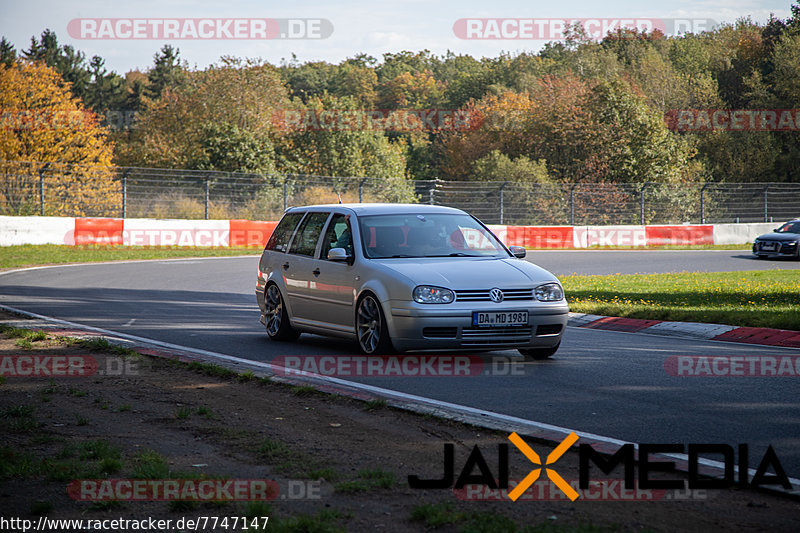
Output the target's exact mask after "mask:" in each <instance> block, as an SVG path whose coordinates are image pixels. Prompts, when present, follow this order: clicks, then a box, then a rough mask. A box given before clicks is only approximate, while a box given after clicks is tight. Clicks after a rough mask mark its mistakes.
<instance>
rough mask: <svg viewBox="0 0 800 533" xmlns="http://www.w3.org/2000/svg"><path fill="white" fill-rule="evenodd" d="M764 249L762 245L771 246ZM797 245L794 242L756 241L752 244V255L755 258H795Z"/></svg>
mask: <svg viewBox="0 0 800 533" xmlns="http://www.w3.org/2000/svg"><path fill="white" fill-rule="evenodd" d="M773 243H774V245H775V246H770V249H766V250H765V249H764V245H768V246H769V245H772V244H773ZM798 246H800V245H798V243H797V242H796V241H789V242H783V241H758V242H755V243H753V255H755V256H757V257H797V256H798V254H797V248H798Z"/></svg>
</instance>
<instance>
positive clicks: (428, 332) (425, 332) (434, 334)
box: [422, 327, 458, 339]
mask: <svg viewBox="0 0 800 533" xmlns="http://www.w3.org/2000/svg"><path fill="white" fill-rule="evenodd" d="M457 335H458V328H443V327H439V328H422V336H423V337H427V338H429V339H455V338H456V336H457Z"/></svg>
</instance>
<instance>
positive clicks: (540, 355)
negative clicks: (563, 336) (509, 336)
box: [519, 341, 561, 361]
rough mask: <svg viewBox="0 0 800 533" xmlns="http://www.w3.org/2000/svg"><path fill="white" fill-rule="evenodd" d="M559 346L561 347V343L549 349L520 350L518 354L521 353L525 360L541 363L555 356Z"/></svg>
mask: <svg viewBox="0 0 800 533" xmlns="http://www.w3.org/2000/svg"><path fill="white" fill-rule="evenodd" d="M559 346H561V341H558V344H556V345H555V346H553V347H551V348H520V349H519V353H521V354H522V356H523V357H524V358H525V359H533V360H536V361H541V360H543V359H547V358H549V357H551V356H552V355H553V354H555V353H556V352H557V351H558V348H559Z"/></svg>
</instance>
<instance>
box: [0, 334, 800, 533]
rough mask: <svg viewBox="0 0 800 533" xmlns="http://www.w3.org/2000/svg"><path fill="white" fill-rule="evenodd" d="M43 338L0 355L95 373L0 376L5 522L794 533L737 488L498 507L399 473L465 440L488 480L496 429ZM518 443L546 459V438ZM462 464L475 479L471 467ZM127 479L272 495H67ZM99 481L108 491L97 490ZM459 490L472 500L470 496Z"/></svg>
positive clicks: (788, 509)
mask: <svg viewBox="0 0 800 533" xmlns="http://www.w3.org/2000/svg"><path fill="white" fill-rule="evenodd" d="M12 333H13V332H12ZM42 336H43V335H39V338H38V339H37V338H35V337H29V338H24V337H19V338H11V337H9V336H5V337H4V338H0V358H2V359H0V360H3V361H11V360H13V357H15V356H21V355H22V356H32V355H36V356H58V357H62V358H64V359H63V361H67V363H64V364H66V365H67V366H65V367H62V369H63V368H69V364H68V363H69V361H70V359H69V358H76V357H78V358H79V357H87V359H84V361H94V362H95V363H96V367H92V368H94V369H95V371H94V372H93V373H92V375H87V376H80V375H74V376H71V377H66V376H57V377H51V376H47V375H45V376H40V377H31V376H28V377H11V376H6V377H5V378H3V380H2V383H0V432H2V433H1V434H2V435H3V438H2V443H1V444H0V454H1V456H0V514H1V515H2V517H5V518H11V517H19V518H24V519H29V520H34V521H36V520H38V518H39V516H42V515H44V516H46V517H47V518H49V519H58V518H76V519H83V520H109V519H116V518H124V519H134V518H135V519H146V518H153V519H158V518H160V519H164V520H172V521H173V522H172V523H173V524H175V523H176V522H177V520H179V519H181V518H197V517H207V518H206V519H205V520H206V526H207V527H206V529H208V530H212V529H216V530H218V531H224V530H226V529H225V528H223V527H222V525H221V522H218V524H217V527H216V528H212V525H213V522H211V521H210V520H213V519H214V518H216V519H217V520H218V521H219V520H222V519H223V518H224V517H228V520H229V522H228V527H227V530H230V529H231V526H232V525H233V517H249V520H252V518H254V517H258V516H269V524H268V525H267V530H275V531H280V530H288V531H337V530H343V531H398V532H401V531H402V532H405V531H430V530H432V529H436V530H437V531H498V530H499V531H523V530H525V528H528V527H532V526H539V525H542V527H544V528H545V529H546V530H555V531H571V530H578V531H596V530H599V529H600V528H603V529H605V528H608V529H612V530H625V531H627V530H649V531H675V530H681V531H698V532H700V531H703V532H705V531H730V530H737V531H796V529H797V516H800V503H798V502H797V501H794V500H790V499H788V498H784V497H779V496H773V495H770V494H766V493H761V492H755V491H750V490H708V491H705V492H698V493H691V494H681V493H659V492H657V491H653V492H651V493H649V494H648V493H642V494H640V497H641V498H642V501H590V499H589V497H588V496H584V497H582V498H579V499H578V500H576V501H574V502H573V501H569V500H568V499H566V498H565V497H564V495H563V493H561V492H560V491H559V490H558V489H557V487H555V486H554V485H552V484H548V483H546V482H545V480H546V474H545V473H542V476H541V478H540V480H539V481H537V482H536V484H535V485H534V487H533V488H532V489H530V491H529V492H528V493H526V494H527V496H530V495H537V494H538V495H539V496H544V497H545V498H547V496H549V495H552V497H553V498H554V499H545V501H534V500H532V499H531V498H530V497H526V496H523V498H521V499H520V500H519V501H517V502H511V501H510V500H508V499H507V498H506V497H505V496H504V495H503V494H500V493H498V492H492V491H486V490H477V489H476V490H475V491H473V492H470V493H465V492H461V493H454V492H453V491H452V490H420V489H412V488H410V487H409V483H408V481H407V476H408V475H409V474H416V475H419V477H421V478H438V477H441V476H442V471H443V467H442V461H443V453H444V452H443V450H444V444H445V443H453V444H454V455H455V465H456V466H455V469H456V471H455V475H456V477H458V475H459V473H460V471H461V467H462V466H463V465H464V464H465V462H466V461H467V457H468V456H469V455H470V452H471V450H473V447H474V446H475V445H477V446H479V448H480V450H481V452H482V453H483V455H484V456H485V458H486V463H487V466H488V467H489V469H490V470H491V471H492V472H493V473H494V474H495V475H496V473H497V471H498V470H497V464H498V463H497V461H498V457H497V456H498V451H497V450H498V444H501V443H508V440H507V437H508V435H507V434H501V433H497V432H493V431H488V430H483V429H480V428H476V427H471V426H467V425H464V424H458V423H455V422H449V421H443V420H441V419H438V418H434V417H426V416H420V415H416V414H413V413H408V412H404V411H400V410H396V409H393V408H388V407H386V406H385V405H384V404H382V403H381V402H379V401H378V402H376V401H373V402H363V401H359V400H354V399H350V398H345V397H342V396H337V395H330V394H322V393H319V392H316V391H314V390H312V389H310V388H308V387H290V386H287V385H282V384H278V383H274V382H271V381H268V380H260V379H257V378H254V377H252V376H251V375H247V374H245V375H240V376H235V375H232V374H230V373H227V372H224V371H222V370H220V371H219V372H216V371H215V369H214V368H213V367H196V368H194V369H192V368H188V367H187V365H185V364H183V363H177V362H173V361H169V360H164V359H159V358H154V357H149V356H143V355H130V354H122V353H109V352H108V351H90V350H88V349H87V348H86V347H84V346H81V345H76V344H74V343H73V344H71V345H70V344H65V343H64V341H63V339H59V338H55V337H53V336H52V335H48V336H47V337H46V338H41V337H42ZM88 358H90V359H88ZM51 361H52V360H51ZM72 361H73V363H74V361H77V359H73V360H72ZM6 364H8V363H6ZM23 366H24V365H23ZM73 366H74V368H78V365H77V363H75V364H74V365H73ZM90 367H91V365H90ZM6 368H8V367H6ZM39 370H40V372H39V373H43V374H46V373H47V370H43V369H42V368H40V369H39ZM210 374H211V375H210ZM213 374H216V375H213ZM523 437H524V435H523ZM526 441H527V442H528V444H530V445H531V446H532V447H533V448H534V449H537V450H538V451H539V453H540V454H542V456H543V457H544V456H545V455H546V454H547V453H549V451H550V450H551V449H552V448H553V444H552V443H551V444H547V443H540V442H536V441H534V440H533V439H530V438H528V439H526ZM509 456H510V465H511V472H510V478H511V479H512V486H513V485H514V483H515V481H514V480H518V479H522V478H523V477H524V476H526V475H527V474H528V472H529V470H530V468H532V467H533V465H532V464H531V463H529V462H527V460H526V459H525V458H524V457H523V456H522V454H521V453H519V452H518V451H517V449H516V448H515V447H514V446H513V445H512V446H510V452H509ZM557 470H558V473H559V474H560V475H561V476H562V477H564V478H566V479H577V472H578V459H577V454H576V453H573V452H567V453H566V454H565V455H564V456H563V457H562V458H561V459H560V460H559V461H558V465H557ZM473 473H474V474H476V475H477V474H478V473H479V468H478V466H476V467H475V468H474V469H473ZM616 475H617V477H619V478H621V477H622V473H621V472H619V473H616ZM608 477H612V476H608ZM134 478H136V479H139V480H148V479H149V480H151V481H152V480H161V479H168V480H175V479H178V480H187V481H185V485H183V487H184V488H185V487H187V486H193V487H195V488H196V487H197V486H198V483H199V482H200V481H211V482H219V481H221V480H223V481H224V480H272V481H274V482H275V485H270V487H275V488H276V489H277V492H274V491H273V492H269V491H268V492H269V496H270V497H272V496H274V499H272V500H271V501H269V502H268V503H266V504H264V503H253V502H246V501H230V500H228V499H227V497H226V498H223V500H225V501H214V502H209V501H206V500H204V499H203V498H200V497H199V496H198V497H197V498H196V500H197V501H186V500H183V501H108V500H106V499H104V498H102V497H101V496H102V491H101V490H100V489H98V490H97V491H96V492H92V491H91V490H89V491H87V490H84V492H83V493H80V492H79V493H77V494H79V495H80V494H83V495H84V496H86V495H88V496H89V497H95V496H96V497H97V498H96V499H97V500H98V501H79V500H76V499H75V498H74V496H75V495H76V493H75V487H76V486H77V487H80V488H82V489H86V488H87V485H85V484H83V485H81V484H80V481H79V480H86V479H89V480H96V482H98V483H101V482H102V481H103V480H109V479H128V480H129V479H134ZM619 482H620V480H612V482H611V484H610V485H608V486H607V487H606V489H605V490H604V491H597V492H596V493H594V495H601V496H602V497H606V498H612V499H613V498H615V497H620V496H624V495H625V494H624V493H623V492H622V491H621V490H620V488H619ZM193 484H194V485H193ZM102 486H105V487H109V486H111V485H109V484H108V483H106V485H102V483H101V484H100V485H96V487H102ZM117 486H118V485H117ZM252 486H253V485H252V484H251V485H250V487H251V488H252ZM69 487H71V489H70V490H71V491H72V492H71V494H72V497H71V495H70V493H68V488H69ZM270 490H271V489H270ZM118 494H119V493H118ZM187 494H188V493H184V496H186V495H187ZM219 494H222V495H223V496H225V492H224V491H223V492H221V493H219ZM467 494H469V495H470V497H473V498H475V497H477V496H476V495H480V496H481V497H483V498H485V499H484V500H483V501H467V500H465V499H464V498H465V497H467ZM628 496H630V494H628ZM486 498H488V500H486ZM666 498H672V499H666ZM201 520H202V518H201ZM248 525H249V526H252V522H248ZM595 528H597V529H595ZM2 529H4V530H10V529H6V528H2ZM186 529H189V528H186ZM201 529H202V528H201ZM238 529H241V522H240V523H239V524H238ZM250 529H253V528H252V527H251V528H250ZM63 530H68V529H67V528H63ZM171 530H177V529H174V526H173V528H172V529H171Z"/></svg>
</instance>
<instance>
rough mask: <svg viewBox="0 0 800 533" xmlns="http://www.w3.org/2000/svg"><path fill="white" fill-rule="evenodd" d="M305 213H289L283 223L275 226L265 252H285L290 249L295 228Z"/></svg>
mask: <svg viewBox="0 0 800 533" xmlns="http://www.w3.org/2000/svg"><path fill="white" fill-rule="evenodd" d="M302 216H303V213H289V214H288V215H285V216H284V217H283V218H282V219H281V221H280V222H279V223H278V225H277V226H275V230H274V231H273V232H272V236H271V237H270V238H269V240H268V241H267V245H266V246H265V247H264V249H265V250H275V251H276V252H285V251H286V249H287V248H288V247H289V240H290V239H291V238H292V233H294V228H295V227H297V223H298V222H300V218H302Z"/></svg>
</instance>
